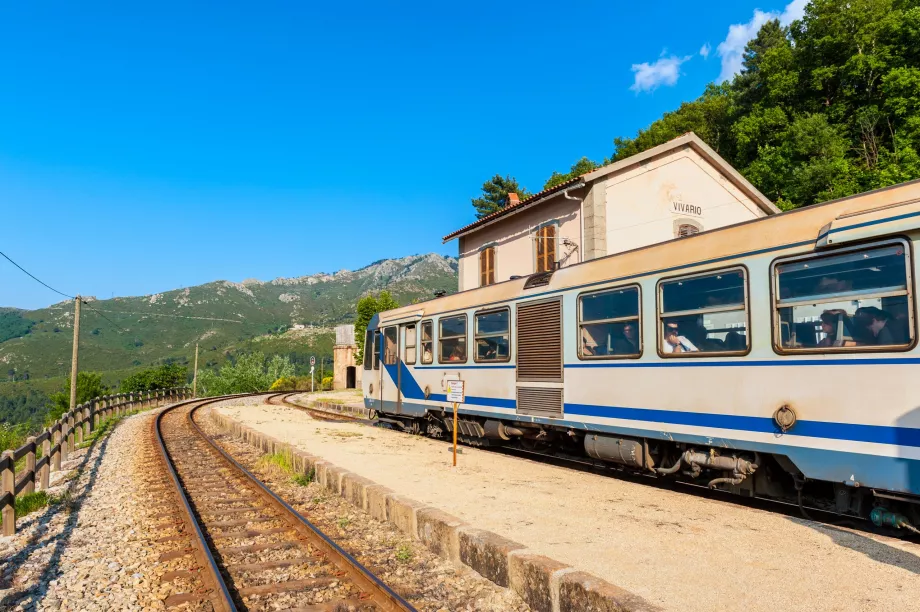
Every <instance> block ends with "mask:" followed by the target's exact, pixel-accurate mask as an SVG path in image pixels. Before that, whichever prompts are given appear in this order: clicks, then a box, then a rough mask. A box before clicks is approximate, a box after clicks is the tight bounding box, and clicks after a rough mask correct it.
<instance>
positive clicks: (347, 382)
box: [332, 325, 361, 390]
mask: <svg viewBox="0 0 920 612" xmlns="http://www.w3.org/2000/svg"><path fill="white" fill-rule="evenodd" d="M357 352H358V345H357V344H355V326H354V325H339V326H337V327H336V328H335V346H333V347H332V388H333V389H336V390H338V389H358V388H360V387H361V368H360V367H358V364H357V363H355V355H356V353H357Z"/></svg>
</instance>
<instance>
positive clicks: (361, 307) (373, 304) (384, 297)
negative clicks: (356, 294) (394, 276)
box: [355, 291, 399, 361]
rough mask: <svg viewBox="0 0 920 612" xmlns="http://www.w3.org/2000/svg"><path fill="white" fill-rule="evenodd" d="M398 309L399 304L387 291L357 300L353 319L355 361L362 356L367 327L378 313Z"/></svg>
mask: <svg viewBox="0 0 920 612" xmlns="http://www.w3.org/2000/svg"><path fill="white" fill-rule="evenodd" d="M394 308H399V302H397V301H396V300H394V299H393V296H392V295H390V292H389V291H381V292H380V295H379V296H377V297H375V296H374V295H365V296H364V297H362V298H361V299H359V300H358V305H357V307H356V313H357V315H356V317H355V344H357V345H358V352H357V354H356V359H358V360H359V361H360V360H361V359H362V358H363V355H364V336H365V335H366V334H367V325H368V323H370V322H371V319H372V318H373V317H374V315H375V314H377V313H378V312H384V311H386V310H393V309H394Z"/></svg>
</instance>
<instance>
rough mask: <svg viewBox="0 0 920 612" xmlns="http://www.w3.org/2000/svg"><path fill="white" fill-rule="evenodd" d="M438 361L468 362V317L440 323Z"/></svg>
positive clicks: (442, 320)
mask: <svg viewBox="0 0 920 612" xmlns="http://www.w3.org/2000/svg"><path fill="white" fill-rule="evenodd" d="M438 326H439V327H438V361H440V362H442V363H444V362H454V361H466V315H459V316H456V317H444V318H443V319H441V320H439V321H438Z"/></svg>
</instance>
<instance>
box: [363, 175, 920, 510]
mask: <svg viewBox="0 0 920 612" xmlns="http://www.w3.org/2000/svg"><path fill="white" fill-rule="evenodd" d="M918 240H920V183H918V182H913V183H907V184H904V185H900V186H896V187H892V188H888V189H884V190H879V191H876V192H871V193H867V194H862V195H859V196H854V197H851V198H847V199H843V200H838V201H835V202H829V203H826V204H822V205H819V206H812V207H809V208H806V209H801V210H797V211H794V212H790V213H784V214H781V215H777V216H774V217H768V218H764V219H760V220H757V221H752V222H748V223H744V224H741V225H736V226H732V227H728V228H723V229H720V230H715V231H711V232H705V233H702V234H699V235H697V236H693V237H689V238H683V239H679V240H675V241H671V242H668V243H662V244H657V245H653V246H649V247H645V248H643V249H638V250H635V251H630V252H627V253H622V254H618V255H613V256H609V257H605V258H602V259H597V260H593V261H588V262H585V263H582V264H579V265H575V266H571V267H567V268H563V269H560V270H557V271H555V272H554V273H552V274H551V275H548V278H542V277H541V278H538V277H537V276H536V275H535V276H532V277H528V278H526V279H525V278H522V279H515V280H511V281H507V282H503V283H499V284H496V285H491V286H488V287H482V288H479V289H475V290H470V291H465V292H462V293H459V294H455V295H451V296H446V297H441V298H438V299H434V300H431V301H428V302H424V303H421V304H415V305H411V306H406V307H402V308H399V309H396V310H392V311H388V312H384V313H380V315H379V316H378V317H375V319H374V321H372V323H371V326H369V328H368V336H367V339H368V341H369V342H368V344H367V349H366V350H365V356H366V359H365V362H364V367H365V370H366V371H365V372H364V376H363V385H364V396H365V403H366V406H367V407H369V408H373V409H375V410H376V411H377V412H378V413H379V414H380V415H381V417H382V418H389V419H391V420H393V421H394V422H398V423H401V424H402V425H404V426H406V427H409V426H410V425H411V424H412V423H418V424H424V423H434V424H435V427H434V429H435V432H437V429H438V428H439V427H440V428H441V429H443V428H444V426H445V425H446V426H447V427H449V426H450V424H449V422H446V421H449V419H441V418H440V416H441V415H442V414H443V413H444V411H445V410H446V411H448V412H449V411H450V405H449V404H447V402H446V397H445V389H446V381H447V380H448V379H451V378H459V379H462V380H463V381H465V392H466V397H465V400H464V402H463V403H462V404H461V405H460V406H459V413H460V416H461V419H462V420H463V421H464V422H465V423H466V425H465V426H463V425H462V426H461V428H460V431H461V433H462V434H463V437H464V440H465V441H468V442H469V441H474V440H475V439H476V438H482V439H483V440H488V439H491V440H493V441H497V442H503V441H506V440H509V441H510V440H514V439H515V437H516V436H517V438H518V439H521V440H528V439H529V440H530V441H531V443H539V442H540V440H541V439H543V440H546V439H549V438H551V437H553V436H555V437H557V438H559V439H562V440H563V441H564V440H565V439H568V440H570V441H571V440H574V441H575V442H576V444H577V445H582V444H583V443H584V444H585V445H587V444H589V439H592V438H591V436H595V435H599V436H602V437H603V438H604V439H608V440H609V441H612V443H613V444H614V445H616V447H617V448H623V444H626V445H627V446H629V445H630V444H631V445H632V449H631V450H630V449H627V450H629V452H632V453H633V455H632V456H631V458H627V459H624V460H619V459H617V458H616V457H613V458H612V459H611V453H612V452H613V451H611V450H610V449H609V448H608V449H607V450H606V451H601V452H600V456H601V458H603V459H607V460H609V461H613V463H620V464H622V465H627V466H630V467H635V468H638V469H641V470H644V471H647V472H652V471H657V472H659V473H662V472H665V473H670V472H669V470H668V469H664V470H663V469H662V468H668V466H669V465H672V464H674V462H675V461H676V460H677V459H678V457H680V456H681V454H682V453H685V452H687V451H697V452H702V453H707V454H708V455H709V456H710V457H715V456H722V457H725V458H726V460H725V463H723V465H722V466H721V467H718V466H716V467H715V468H714V469H713V470H710V469H709V468H711V467H713V466H711V465H706V464H705V462H704V463H700V461H702V460H701V459H697V460H695V461H697V465H696V467H694V466H693V465H692V461H691V459H689V458H688V459H686V461H687V462H690V463H686V462H685V464H684V466H683V468H684V470H685V473H687V470H688V469H689V472H688V473H689V475H691V476H699V474H700V470H701V469H703V470H706V471H707V473H710V472H711V473H712V474H713V475H715V476H718V475H720V474H723V475H725V476H726V477H727V478H726V479H725V480H724V481H722V482H728V481H731V482H728V486H729V487H730V488H733V490H735V491H736V492H740V493H747V494H749V495H755V494H757V495H760V494H763V495H767V496H773V497H782V496H783V495H781V494H780V493H779V489H788V487H787V485H794V486H795V487H796V488H797V489H798V490H799V491H800V492H801V490H802V487H803V486H804V485H803V483H805V482H812V483H816V482H818V483H827V484H826V487H825V488H824V489H822V490H821V492H820V494H818V493H815V496H823V497H829V498H830V500H831V501H830V502H829V503H832V504H836V509H837V510H839V511H841V512H850V513H862V514H864V513H865V509H864V508H863V509H861V508H859V507H858V506H859V504H857V502H856V501H854V499H855V497H860V496H864V495H868V494H869V491H872V492H873V494H874V495H875V496H881V497H882V498H883V499H885V498H887V499H891V498H896V499H901V501H907V502H910V501H912V500H914V497H913V496H920V349H918V346H917V329H916V321H917V317H918V312H917V300H916V299H915V290H914V279H915V278H916V277H917V275H918V272H920V270H918V264H917V242H918ZM899 266H903V268H904V269H903V274H902V272H901V271H899V269H898V267H899ZM732 279H735V280H732ZM738 279H741V280H738ZM742 281H743V282H742ZM733 283H734V284H733ZM534 284H535V285H538V286H534V287H533V288H528V287H530V285H534ZM742 285H743V294H744V295H743V298H741V297H740V296H741V293H740V291H742V289H741V287H742ZM694 287H696V288H694ZM608 289H609V290H612V292H611V293H599V292H602V291H603V290H608ZM694 292H696V293H694ZM614 294H615V296H616V297H612V296H614ZM633 296H635V298H633ZM580 300H588V301H591V304H592V305H591V306H585V305H584V303H583V302H582V301H580ZM616 300H620V301H619V302H616ZM738 300H742V302H743V303H741V304H740V306H739V302H738ZM633 301H635V303H636V304H637V312H635V313H632V312H630V311H629V304H631V303H633ZM614 302H616V303H614ZM623 304H626V306H623ZM605 308H607V310H606V311H605V310H604V309H605ZM675 308H676V309H677V310H676V311H675V310H674V309H675ZM592 309H593V310H592ZM856 309H858V310H856ZM588 310H592V312H591V313H589V312H588ZM560 311H561V312H560ZM879 311H881V313H880V312H879ZM495 312H499V313H501V312H503V313H506V314H499V315H495V316H494V317H492V318H490V319H488V320H487V318H483V313H495ZM606 315H609V316H607V320H606V321H605V322H604V316H606ZM458 316H465V320H466V325H465V329H464V330H463V336H462V337H463V338H465V339H464V340H462V341H461V340H459V338H460V330H459V327H460V324H459V323H458V319H456V317H458ZM557 316H558V317H559V322H558V323H557V322H556V319H555V317H557ZM522 317H523V318H522ZM591 317H593V318H591ZM598 317H600V319H598ZM820 317H824V318H825V319H827V320H828V321H830V322H829V323H827V326H826V327H822V326H821V319H820ZM505 318H507V323H506V322H505ZM880 319H882V320H880ZM442 320H446V321H447V323H446V325H447V327H445V328H444V329H443V330H442V329H441V328H442V326H443V325H442ZM596 320H601V321H602V322H600V323H592V321H596ZM429 321H430V322H431V331H430V337H428V336H429V335H428V334H427V333H423V332H425V331H426V330H425V329H423V326H424V325H426V324H427V323H428V322H429ZM630 324H632V325H634V331H637V332H638V338H636V340H637V341H638V342H628V343H627V342H624V339H625V338H626V333H627V332H626V331H625V327H626V326H629V325H630ZM675 325H676V326H677V332H676V333H674V334H673V335H672V328H674V327H675ZM687 325H691V327H688V326H687ZM505 326H507V331H506V332H505V331H503V330H505ZM693 326H695V327H693ZM886 326H887V328H888V330H890V333H889V332H879V331H878V330H879V329H881V328H884V327H886ZM522 330H523V331H522ZM605 330H606V331H605ZM442 332H443V333H442ZM692 333H695V334H697V335H696V336H694V338H695V341H694V340H693V339H691V338H690V335H691V334H692ZM490 334H491V335H490ZM423 336H424V337H423ZM613 336H617V338H616V339H614V338H613ZM675 336H676V337H677V339H678V344H669V341H673V340H674V337H675ZM429 343H430V344H429ZM464 343H465V345H466V347H467V349H468V350H466V351H465V353H466V354H465V355H463V356H462V358H460V355H459V353H461V352H462V351H460V350H459V349H457V345H458V344H464ZM556 344H558V346H559V349H558V352H557V349H556V348H555V347H556ZM695 344H700V345H701V346H695ZM509 345H510V346H509ZM615 345H619V346H620V348H616V346H615ZM624 346H625V347H626V348H625V349H623V348H622V347H624ZM674 346H679V347H680V348H679V349H674V348H673V347H674ZM372 347H373V348H372ZM632 347H635V348H632ZM704 347H706V348H704ZM496 349H497V354H492V353H491V352H490V351H493V352H494V351H496ZM681 349H683V350H681ZM672 350H678V351H681V352H669V351H672ZM480 351H485V352H480ZM504 351H507V355H505V354H503V352H504ZM630 351H632V352H630ZM429 353H430V354H431V355H430V356H431V359H430V363H423V361H426V360H427V359H426V358H427V357H428V356H429ZM375 354H376V356H375ZM452 357H453V358H454V359H459V360H456V361H452V360H451V358H452ZM557 357H558V358H559V360H560V361H559V363H558V364H557V363H556V359H557ZM480 358H483V359H480ZM502 359H505V360H502ZM557 365H558V366H559V367H558V368H557V367H556V366H557ZM487 423H489V427H486V424H487ZM496 423H501V424H502V426H503V427H507V428H508V431H510V432H514V433H512V434H507V432H505V431H504V430H502V431H497V430H496V428H495V424H496ZM422 429H423V430H424V427H422ZM429 431H431V429H430V427H429ZM522 432H523V433H522ZM541 432H542V433H541ZM550 432H552V434H550ZM592 440H593V439H592ZM624 441H625V442H624ZM590 443H592V444H593V443H594V442H593V441H592V442H590ZM570 446H571V445H570ZM637 449H638V450H637ZM617 452H623V451H617ZM636 453H639V454H641V455H642V456H637V455H636ZM589 454H592V453H591V452H590V451H589ZM765 456H769V457H772V458H774V461H775V463H773V464H772V465H773V474H772V476H771V478H772V481H773V482H772V483H771V482H762V483H760V485H757V484H756V483H755V482H754V481H755V480H756V478H748V479H745V476H750V475H751V474H757V473H758V472H760V473H761V476H763V464H764V462H765V461H764V457H765ZM694 457H698V456H696V455H694ZM732 457H747V459H748V464H749V465H748V464H746V465H747V467H745V466H742V467H740V468H739V467H737V465H736V467H735V468H732V469H728V468H726V467H725V465H727V462H728V461H729V459H730V458H732ZM758 462H759V463H760V464H761V465H760V466H758V465H756V464H757V463H758ZM751 465H753V466H754V467H753V468H751V467H750V466H751ZM675 469H676V468H675ZM739 472H740V473H739ZM784 479H785V480H784ZM777 483H778V484H777ZM774 485H775V486H778V487H779V489H776V488H775V487H774ZM811 486H812V487H814V486H816V485H811ZM771 487H774V492H773V493H771V492H770V489H771ZM832 489H833V491H834V492H830V491H831V490H832ZM834 497H836V498H838V499H836V501H834ZM800 500H801V497H800Z"/></svg>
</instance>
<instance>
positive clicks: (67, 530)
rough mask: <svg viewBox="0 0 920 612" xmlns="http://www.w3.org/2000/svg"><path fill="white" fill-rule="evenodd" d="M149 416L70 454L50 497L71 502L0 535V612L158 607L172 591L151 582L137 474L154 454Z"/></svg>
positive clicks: (149, 529) (152, 549) (154, 568)
mask: <svg viewBox="0 0 920 612" xmlns="http://www.w3.org/2000/svg"><path fill="white" fill-rule="evenodd" d="M152 415H153V413H152V412H148V413H144V414H140V415H137V416H134V417H130V418H127V419H125V420H124V421H123V422H122V423H120V424H119V425H118V427H116V428H115V430H114V431H113V432H112V433H111V434H110V435H109V436H108V437H106V438H104V439H102V440H100V441H97V442H96V444H95V445H94V446H92V447H91V448H89V449H86V450H81V451H78V452H77V453H75V454H74V455H71V458H70V460H69V461H68V462H67V463H66V464H65V465H63V466H62V469H61V471H60V472H57V473H55V474H53V475H52V476H53V478H52V482H51V484H52V488H51V489H49V493H50V494H54V495H60V494H61V493H63V492H64V491H65V490H69V493H70V497H71V499H72V502H71V503H70V504H62V505H59V506H54V507H49V508H46V509H44V510H41V511H39V512H36V513H34V514H31V515H29V516H27V517H25V518H23V519H22V520H21V521H19V524H18V527H19V531H18V532H17V534H16V535H15V536H12V537H7V538H0V558H2V561H0V610H61V611H67V610H73V611H75V612H76V611H94V610H157V609H164V608H165V606H164V604H163V602H162V599H164V598H165V596H166V593H167V592H168V591H169V589H170V588H171V587H170V586H169V585H167V586H165V587H164V586H163V585H160V584H159V581H158V580H157V579H156V575H158V573H162V572H163V571H164V568H165V564H162V563H158V562H157V557H158V551H157V550H156V547H157V545H156V544H155V543H153V542H152V538H155V537H159V535H158V534H157V533H156V531H155V529H156V528H155V526H154V524H153V523H152V520H151V518H149V517H150V510H149V509H148V506H149V503H150V499H149V494H148V493H146V492H145V491H144V486H143V484H142V483H143V479H142V472H143V470H144V462H145V461H148V460H149V458H150V455H149V454H147V453H145V452H144V450H145V447H148V448H147V449H146V450H148V451H149V450H152V449H151V448H149V447H151V446H152V445H151V444H150V421H151V418H152Z"/></svg>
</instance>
